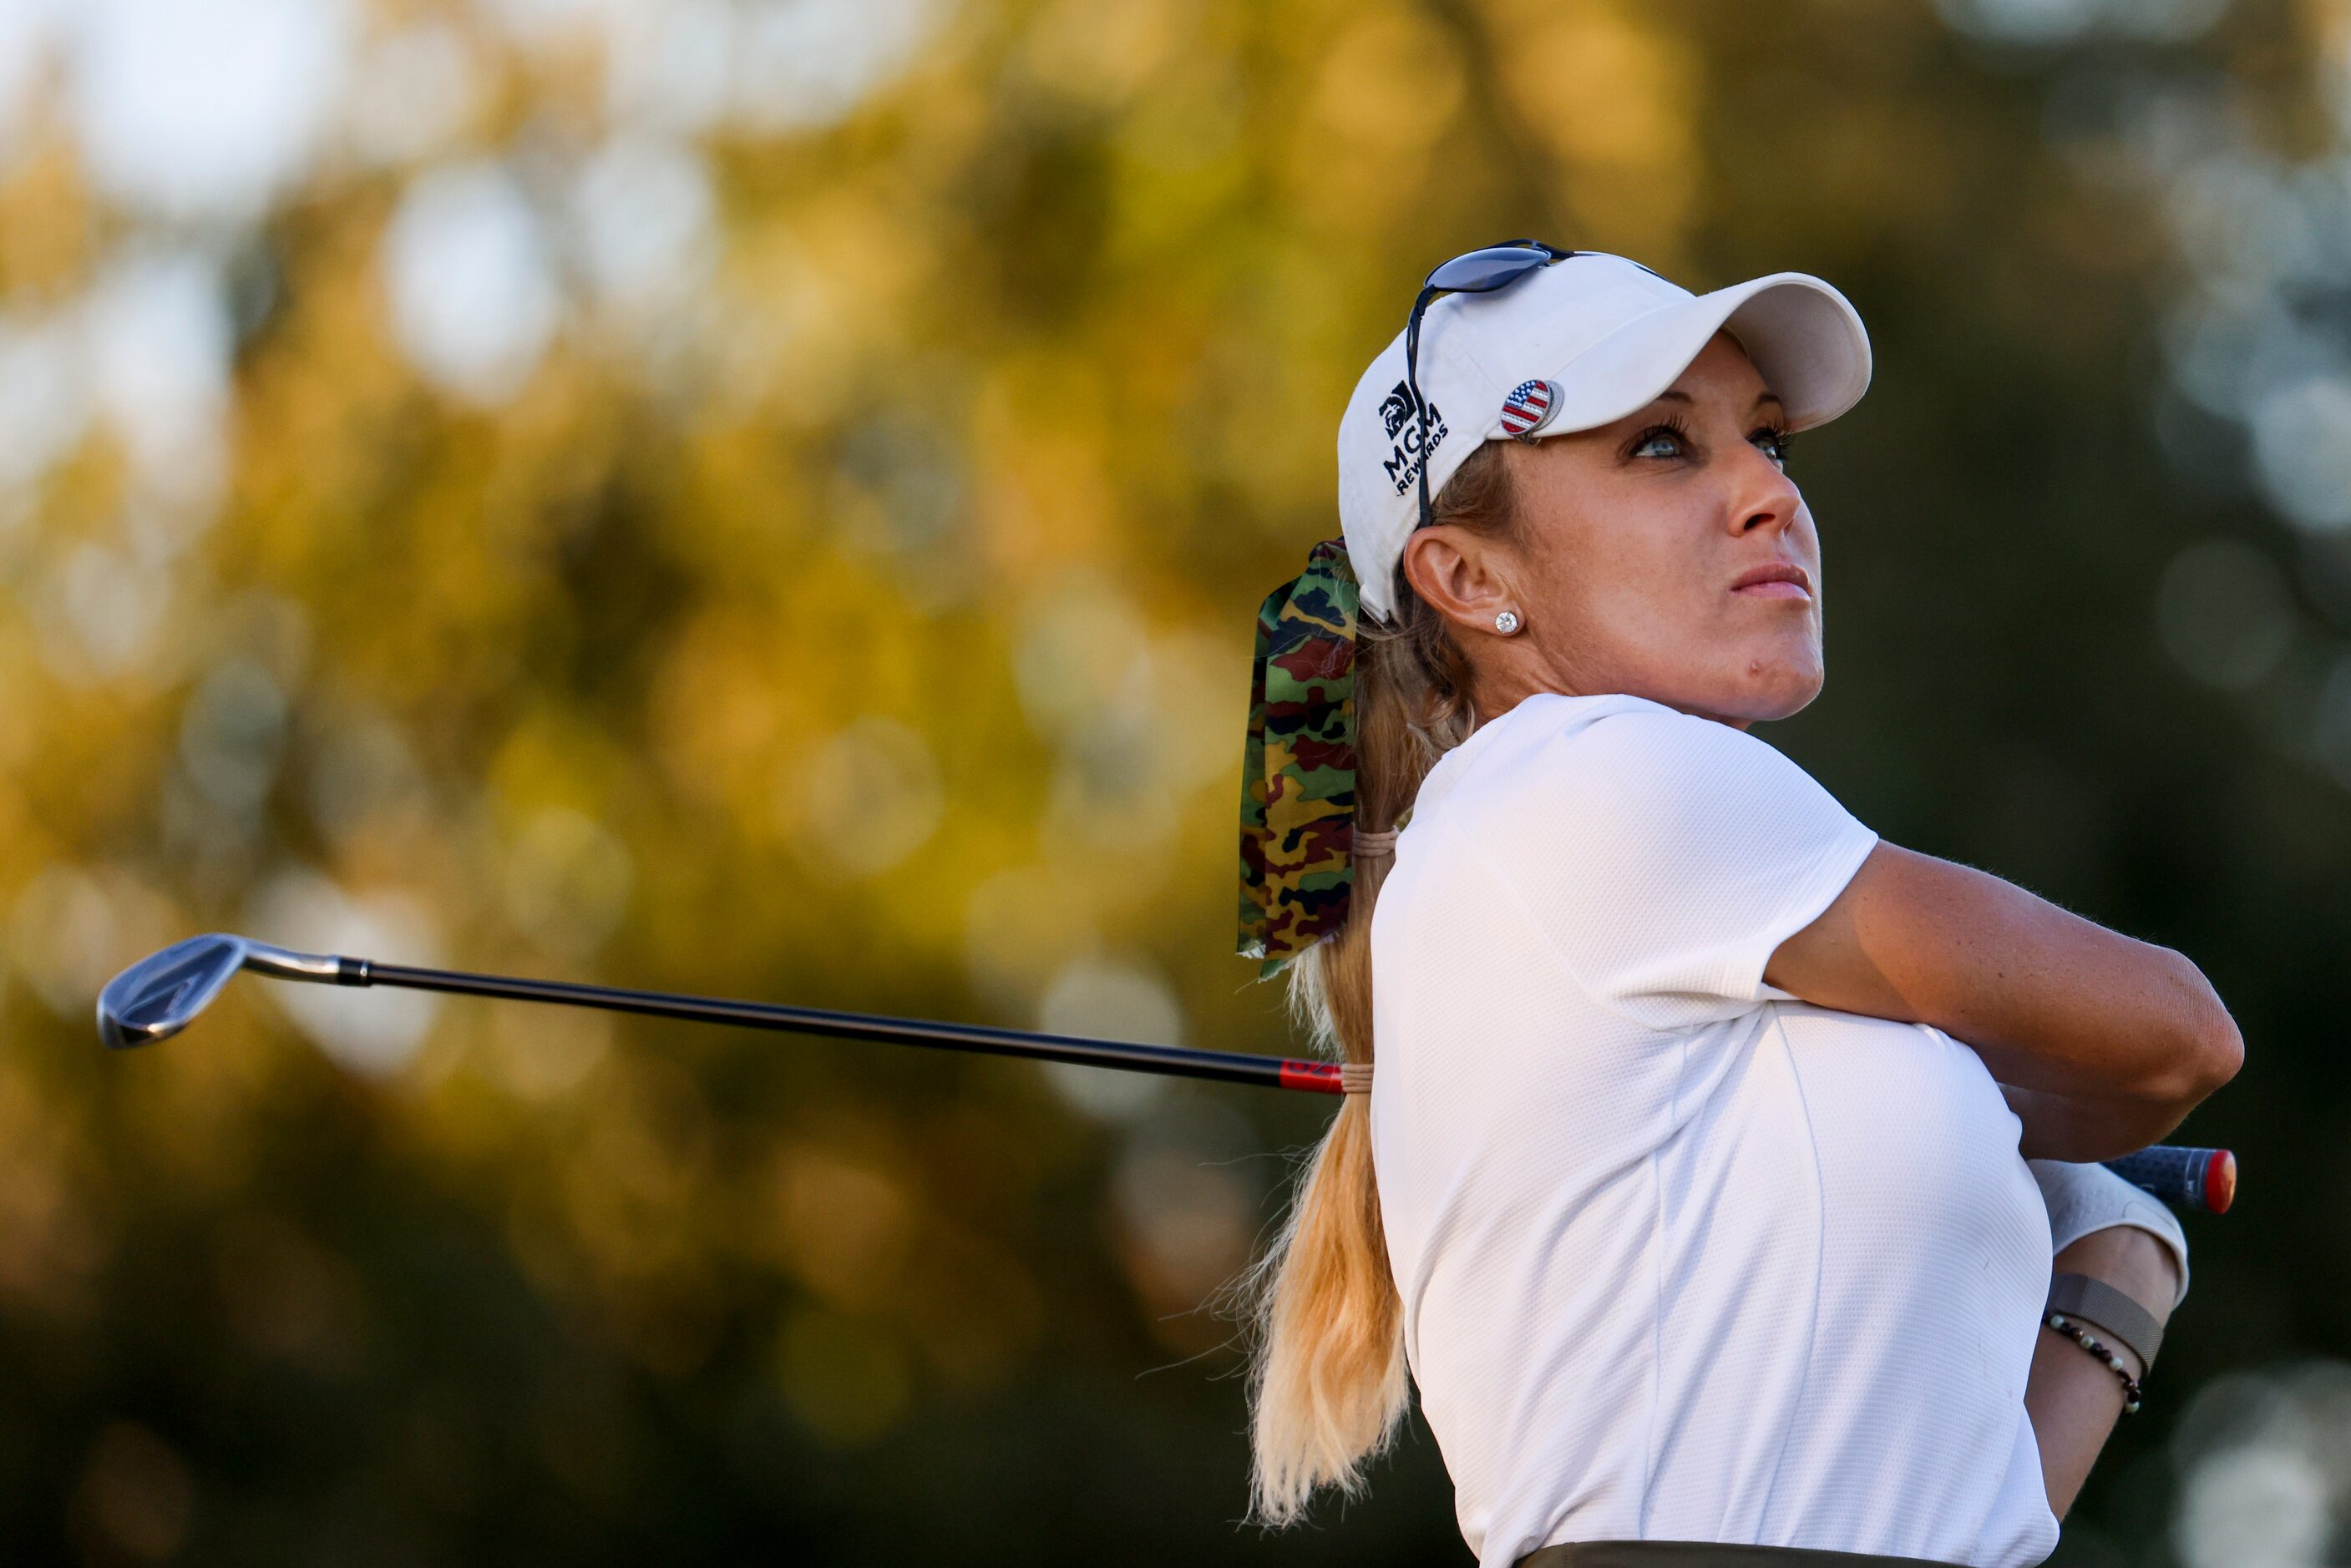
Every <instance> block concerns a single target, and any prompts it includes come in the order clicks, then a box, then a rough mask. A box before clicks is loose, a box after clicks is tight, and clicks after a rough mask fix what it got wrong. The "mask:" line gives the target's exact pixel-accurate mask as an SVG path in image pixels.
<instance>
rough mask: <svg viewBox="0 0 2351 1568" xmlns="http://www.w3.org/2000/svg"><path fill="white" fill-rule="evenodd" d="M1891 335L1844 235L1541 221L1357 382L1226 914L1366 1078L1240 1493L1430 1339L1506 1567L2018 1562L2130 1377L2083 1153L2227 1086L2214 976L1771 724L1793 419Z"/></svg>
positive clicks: (2156, 1326) (1853, 392)
mask: <svg viewBox="0 0 2351 1568" xmlns="http://www.w3.org/2000/svg"><path fill="white" fill-rule="evenodd" d="M1869 372H1870V355H1869V342H1868V338H1867V337H1866V335H1865V332H1864V331H1863V328H1862V325H1861V322H1860V319H1859V317H1857V316H1856V315H1855V312H1854V309H1853V307H1852V306H1851V305H1849V304H1848V303H1847V302H1846V300H1845V299H1844V296H1842V295H1841V294H1839V293H1838V292H1837V291H1836V290H1835V289H1834V288H1832V287H1830V286H1828V285H1827V284H1825V283H1823V282H1821V281H1820V280H1818V279H1816V278H1813V277H1809V276H1805V275H1802V274H1797V273H1774V274H1772V275H1769V276H1766V277H1761V278H1757V279H1755V280H1753V281H1751V282H1748V283H1743V284H1740V285H1738V286H1735V287H1730V288H1724V289H1719V290H1717V291H1715V292H1714V293H1711V294H1706V295H1699V296H1692V295H1691V294H1689V293H1688V292H1687V291H1685V290H1683V289H1681V288H1679V287H1677V286H1675V285H1673V284H1671V283H1669V282H1667V281H1666V280H1665V279H1664V278H1662V277H1660V276H1658V275H1656V274H1655V273H1653V272H1651V271H1650V270H1648V269H1647V268H1646V267H1644V266H1641V265H1638V264H1636V263H1634V262H1630V261H1626V260H1625V259H1623V258H1621V257H1617V256H1613V255H1607V254H1594V253H1589V252H1559V251H1553V250H1551V249H1550V248H1548V247H1546V246H1541V245H1539V244H1531V243H1521V244H1512V245H1506V246H1498V247H1494V248H1492V249H1490V250H1487V251H1481V252H1477V253H1473V254H1470V255H1468V256H1464V257H1461V258H1458V260H1456V261H1454V262H1449V263H1447V265H1445V266H1443V267H1440V268H1438V269H1437V272H1436V273H1433V274H1431V275H1430V279H1429V286H1428V287H1427V288H1426V289H1424V290H1423V292H1422V294H1421V296H1420V299H1419V301H1418V302H1416V305H1415V306H1414V308H1413V313H1412V317H1411V319H1410V322H1409V324H1408V326H1407V327H1406V329H1405V332H1404V334H1403V335H1401V336H1400V337H1398V338H1397V339H1396V341H1395V342H1394V343H1392V344H1390V345H1389V346H1388V348H1386V350H1385V351H1384V352H1383V353H1382V354H1381V355H1380V357H1379V358H1377V359H1376V360H1374V362H1373V364H1372V367H1371V369H1369V370H1368V371H1366V372H1365V374H1364V378H1363V380H1362V382H1361V384H1360V385H1359V386H1358V387H1357V388H1356V389H1355V394H1354V398H1353V400H1352V401H1351V402H1350V403H1349V405H1348V408H1347V411H1346V414H1345V416H1344V418H1343V421H1342V423H1341V426H1340V435H1339V472H1340V479H1339V483H1340V516H1341V522H1342V524H1343V535H1344V541H1343V544H1341V543H1339V542H1336V541H1334V542H1332V543H1331V544H1326V545H1319V546H1317V547H1316V549H1315V551H1314V553H1313V555H1312V556H1311V558H1310V559H1309V562H1308V565H1307V568H1306V570H1305V571H1304V572H1303V573H1301V576H1299V577H1298V579H1297V580H1296V581H1294V582H1292V583H1290V584H1288V585H1286V586H1285V587H1283V588H1281V589H1280V590H1278V591H1277V592H1276V593H1275V594H1274V596H1273V597H1271V598H1270V600H1269V601H1268V602H1267V605H1266V607H1265V611H1264V614H1263V616H1262V617H1261V619H1260V625H1259V692H1258V702H1257V706H1256V709H1255V711H1254V713H1253V715H1252V725H1251V732H1250V746H1249V756H1250V763H1249V782H1248V786H1247V789H1246V792H1245V800H1244V817H1245V821H1244V833H1243V872H1244V898H1243V900H1242V903H1243V912H1244V926H1245V929H1244V933H1243V937H1244V941H1243V947H1244V950H1245V951H1249V952H1251V953H1254V954H1258V955H1260V956H1262V957H1263V958H1264V959H1265V960H1266V962H1267V965H1268V967H1269V969H1271V968H1275V967H1279V966H1280V965H1282V964H1284V963H1288V964H1290V977H1291V994H1292V996H1293V999H1294V1000H1296V1001H1297V1002H1299V1004H1300V1005H1301V1009H1302V1010H1303V1011H1304V1012H1305V1013H1306V1014H1307V1015H1308V1017H1309V1018H1310V1020H1311V1022H1312V1023H1314V1024H1315V1025H1316V1026H1318V1027H1319V1028H1320V1029H1321V1030H1322V1032H1323V1033H1325V1035H1326V1037H1327V1038H1329V1039H1331V1040H1333V1041H1335V1043H1336V1045H1337V1047H1338V1048H1339V1050H1340V1052H1341V1054H1343V1059H1344V1061H1345V1062H1346V1063H1347V1064H1348V1067H1347V1069H1346V1072H1347V1076H1348V1081H1349V1085H1350V1087H1351V1088H1353V1089H1359V1090H1367V1091H1368V1092H1367V1093H1357V1094H1352V1095H1350V1096H1349V1097H1348V1099H1347V1100H1346V1101H1345V1102H1344V1104H1343V1109H1342V1110H1341V1112H1340V1115H1339V1116H1338V1118H1337V1120H1336V1122H1335V1123H1334V1124H1333V1126H1332V1129H1331V1131H1330V1134H1329V1136H1328V1137H1326V1138H1325V1139H1324V1141H1323V1143H1322V1147H1321V1148H1320V1150H1319V1151H1318V1152H1317V1155H1316V1157H1315V1158H1314V1161H1313V1163H1312V1165H1311V1168H1310V1169H1309V1171H1308V1173H1307V1175H1306V1177H1305V1179H1304V1181H1303V1184H1302V1186H1301V1189H1300V1192H1299V1195H1298V1198H1297V1202H1296V1209H1295V1212H1294V1214H1293V1216H1292V1218H1291V1220H1290V1226H1289V1228H1288V1230H1287V1231H1286V1232H1285V1234H1284V1236H1283V1238H1282V1240H1281V1241H1280V1244H1279V1246H1278V1247H1277V1249H1276V1250H1275V1251H1274V1252H1273V1253H1272V1255H1271V1256H1270V1257H1269V1258H1268V1260H1267V1261H1266V1263H1265V1264H1264V1267H1263V1270H1262V1272H1261V1274H1260V1276H1259V1278H1260V1281H1261V1283H1262V1287H1263V1295H1262V1302H1263V1325H1262V1326H1263V1328H1264V1334H1263V1337H1262V1343H1261V1348H1260V1352H1259V1362H1258V1366H1257V1367H1256V1375H1257V1376H1256V1384H1255V1408H1254V1417H1253V1428H1254V1440H1255V1467H1256V1469H1255V1496H1256V1502H1257V1507H1258V1512H1259V1515H1260V1517H1263V1518H1265V1519H1268V1520H1270V1521H1288V1520H1290V1519H1293V1518H1295V1517H1296V1516H1297V1515H1298V1514H1299V1512H1300V1511H1301V1509H1302V1508H1303V1507H1304V1505H1305V1504H1306V1503H1307V1502H1308V1501H1309V1499H1310V1498H1311V1495H1312V1494H1313V1493H1314V1492H1315V1491H1316V1490H1317V1489H1318V1488H1321V1487H1323V1486H1326V1485H1329V1486H1336V1487H1339V1488H1341V1489H1352V1488H1353V1487H1355V1486H1357V1485H1359V1484H1360V1482H1361V1480H1362V1478H1363V1473H1364V1462H1365V1460H1366V1459H1368V1458H1369V1457H1370V1456H1372V1455H1373V1454H1374V1453H1375V1452H1377V1451H1378V1450H1379V1449H1381V1447H1382V1446H1383V1445H1384V1443H1385V1441H1386V1440H1387V1439H1388V1438H1389V1437H1390V1436H1391V1435H1392V1434H1393V1432H1394V1430H1395V1427H1396V1424H1397V1421H1398V1418H1399V1417H1400V1416H1401V1414H1402V1412H1403V1410H1404V1408H1405V1397H1406V1393H1405V1390H1406V1374H1407V1372H1409V1374H1410V1379H1411V1381H1412V1383H1414V1384H1415V1385H1416V1386H1418V1389H1419V1392H1420V1400H1421V1407H1422V1410H1423V1412H1424V1413H1425V1415H1426V1418H1427V1421H1428V1425H1429V1428H1430V1429H1431V1431H1432V1432H1433V1433H1434V1434H1435V1436H1436V1438H1437V1445H1438V1447H1439V1448H1440V1449H1441V1450H1442V1451H1443V1454H1444V1458H1445V1463H1446V1466H1447V1469H1448V1470H1449V1471H1450V1472H1451V1475H1452V1478H1453V1482H1454V1487H1455V1495H1456V1499H1457V1511H1458V1516H1459V1519H1460V1523H1461V1530H1462V1533H1463V1534H1464V1536H1465V1537H1467V1539H1468V1543H1469V1546H1470V1548H1471V1549H1472V1550H1473V1551H1475V1552H1477V1553H1478V1557H1479V1563H1481V1564H1483V1565H1484V1568H1510V1565H1512V1564H1520V1563H1533V1564H1539V1565H1541V1568H1570V1565H1573V1568H1614V1565H1615V1564H1619V1563H1625V1564H1643V1565H1652V1568H1670V1565H1676V1564H1695V1565H1701V1568H1705V1565H1714V1564H1730V1563H1737V1564H1741V1565H1745V1564H1750V1563H1751V1564H1759V1565H1760V1564H1763V1563H1790V1564H1805V1563H1816V1564H1830V1563H1836V1564H1844V1565H1845V1568H1854V1565H1855V1564H1856V1563H1974V1564H1981V1565H1985V1568H2022V1565H2024V1564H2028V1563H2039V1562H2040V1561H2042V1559H2043V1558H2044V1557H2045V1556H2046V1555H2047V1554H2048V1553H2049V1552H2050V1551H2051V1550H2052V1549H2053V1546H2054V1544H2055V1542H2056V1540H2057V1516H2058V1515H2059V1514H2061V1513H2062V1512H2063V1511H2064V1509H2065V1508H2066V1506H2067V1505H2068V1504H2069V1503H2070V1502H2071V1501H2072V1500H2073V1497H2074V1493H2075V1491H2076V1490H2078V1489H2079V1487H2080V1485H2081V1483H2082V1480H2083V1479H2084V1477H2085V1475H2086V1474H2087V1472H2088V1470H2089V1468H2090V1465H2091V1462H2092V1460H2093V1459H2095V1456H2096V1453H2097V1450H2098V1449H2099V1447H2100V1446H2101V1445H2102V1444H2103V1443H2104V1441H2105V1437H2106V1434H2107V1431H2108V1429H2109V1428H2111V1426H2112V1425H2113V1422H2114V1419H2115V1417H2116V1413H2117V1412H2118V1411H2121V1410H2123V1409H2124V1408H2126V1406H2127V1407H2132V1408H2136V1407H2137V1397H2138V1379H2139V1377H2140V1376H2142V1375H2143V1374H2144V1372H2145V1371H2146V1368H2147V1363H2148V1361H2149V1360H2150V1359H2151V1358H2152V1357H2153V1355H2154V1354H2155V1351H2156V1346H2157V1342H2158V1338H2159V1336H2160V1332H2161V1328H2162V1324H2163V1323H2164V1321H2165V1319H2166V1318H2167V1317H2168V1315H2169V1314H2170V1312H2171V1310H2172V1308H2173V1307H2174V1306H2175V1305H2177V1304H2178V1302H2179V1299H2180V1297H2181V1296H2182V1295H2183V1294H2184V1293H2185V1292H2186V1289H2187V1277H2188V1271H2187V1258H2186V1251H2185V1246H2184V1243H2183V1242H2182V1241H2181V1240H2180V1237H2179V1229H2178V1226H2177V1225H2176V1223H2175V1222H2174V1221H2173V1220H2172V1219H2171V1217H2170V1215H2169V1214H2168V1212H2167V1211H2166V1210H2164V1209H2163V1208H2162V1207H2161V1205H2159V1204H2158V1203H2156V1202H2155V1201H2153V1200H2152V1199H2148V1198H2147V1196H2146V1195H2145V1194H2143V1193H2141V1192H2139V1191H2138V1190H2137V1189H2136V1188H2133V1187H2130V1186H2129V1185H2128V1184H2127V1183H2125V1182H2123V1181H2122V1180H2121V1179H2118V1178H2116V1177H2115V1176H2113V1175H2112V1174H2111V1173H2109V1172H2107V1171H2105V1169H2103V1168H2101V1167H2099V1166H2097V1165H2095V1164H2086V1163H2074V1162H2087V1161H2095V1160H2099V1159H2105V1158H2114V1157H2116V1156H2118V1155H2121V1154H2123V1153H2126V1152H2127V1151H2130V1150H2133V1149H2137V1148H2138V1147H2142V1146H2144V1145H2147V1144H2148V1143H2152V1142H2155V1141H2156V1140H2158V1138H2160V1137H2162V1136H2163V1135H2164V1134H2165V1133H2167V1132H2168V1131H2169V1130H2170V1129H2171V1128H2172V1127H2175V1126H2177V1125H2178V1124H2179V1120H2180V1118H2181V1117H2182V1116H2185V1115H2186V1114H2187V1113H2188V1111H2189V1109H2190V1108H2191V1107H2193V1106H2195V1105H2196V1104H2197V1102H2198V1101H2199V1100H2201V1099H2202V1098H2203V1097H2204V1096H2206V1095H2208V1094H2210V1093H2211V1092H2212V1090H2213V1089H2215V1088H2216V1087H2218V1086H2219V1085H2221V1084H2223V1083H2225V1082H2227V1081H2228V1079H2229V1078H2230V1076H2231V1075H2232V1074H2234V1073H2235V1071H2236V1070H2237V1066H2238V1063H2239V1061H2240V1059H2241V1054H2242V1045H2241V1042H2240V1040H2239V1037H2238V1033H2237V1031H2236V1028H2235V1026H2234V1025H2233V1024H2232V1023H2231V1021H2230V1018H2229V1015H2228V1013H2227V1012H2226V1011H2225V1010H2224V1009H2223V1008H2222V1006H2221V1004H2220V1002H2219V1000H2218V999H2217V998H2216V997H2215V996H2214V994H2213V992H2212V990H2211V988H2210V986H2209V985H2207V984H2206V983H2205V981H2204V978H2203V976H2202V975H2201V974H2199V972H2198V971H2197V970H2196V968H2195V967H2194V966H2193V965H2192V964H2190V963H2189V961H2187V960H2185V959H2183V958H2182V957H2180V956H2179V954H2178V953H2175V952H2171V951H2168V950H2164V949H2161V948H2156V947H2150V946H2147V945H2146V944H2144V943H2141V942H2137V941H2134V940H2130V939H2129V938H2126V937H2122V936H2117V935H2116V934H2115V933H2114V932H2111V931H2108V930H2105V929H2102V928H2100V927H2098V926H2095V925H2093V924H2091V923H2090V922H2089V921H2087V920H2084V919H2077V918H2076V917H2074V916H2073V915H2070V914H2068V913H2066V912H2065V911H2064V910H2063V909H2057V908H2055V907H2053V906H2052V905H2050V904H2047V903H2044V902H2043V901H2042V900H2041V899H2039V898H2034V897H2033V896H2032V894H2030V893H2026V892H2024V891H2022V889H2020V888H2015V887H2012V886H2011V885H2010V884H2008V883H2006V882H2002V881H2001V880H1999V879H1998V878H1996V877H1990V876H1987V875H1985V874H1984V873H1982V872H1980V871H1974V870H1970V869H1968V868H1966V867H1960V866H1955V865H1951V864H1949V863H1948V862H1945V861H1940V860H1936V859H1932V858H1930V857H1927V856H1923V855H1918V854H1914V853H1912V852H1910V851H1908V850H1905V849H1900V848H1897V847H1896V846H1893V845H1891V844H1887V843H1886V842H1884V841H1882V840H1881V839H1879V838H1878V837H1877V836H1876V834H1874V833H1872V832H1871V831H1870V830H1869V829H1868V828H1867V827H1865V826H1863V825H1862V824H1861V823H1859V822H1857V821H1855V819H1854V817H1853V816H1852V815H1850V814H1848V813H1847V812H1846V811H1845V810H1844V808H1843V807H1842V806H1840V805H1838V804H1837V803H1836V801H1835V800H1834V799H1833V798H1831V797H1830V795H1829V794H1827V792H1825V791H1824V790H1823V789H1822V788H1821V786H1820V785H1819V784H1816V783H1814V782H1813V780H1812V779H1811V778H1810V777H1808V776H1807V775H1806V774H1804V773H1803V772H1802V770H1801V769H1799V768H1797V767H1796V766H1795V765H1794V764H1793V763H1790V762H1789V761H1788V760H1787V759H1786V758H1785V757H1783V756H1782V755H1781V754H1780V753H1778V752H1776V751H1774V750H1773V749H1772V748H1771V746H1770V745H1769V744H1767V743H1766V742H1763V741H1761V740H1759V739H1757V738H1756V737H1755V736H1754V735H1752V734H1750V733H1749V731H1748V727H1749V726H1750V724H1752V723H1754V722H1757V721H1758V720H1767V719H1779V718H1783V717H1785V716H1786V715H1788V714H1791V713H1793V712H1795V711H1797V710H1799V709H1801V708H1802V707H1803V706H1804V705H1805V704H1806V703H1808V702H1810V701H1812V700H1813V697H1814V696H1815V695H1817V694H1818V693H1819V691H1820V690H1821V683H1822V678H1823V664H1822V652H1821V622H1822V606H1823V576H1822V562H1821V544H1820V538H1819V535H1818V534H1817V532H1816V531H1815V528H1814V525H1813V517H1812V514H1810V513H1809V512H1808V511H1807V510H1806V508H1805V505H1804V499H1803V496H1802V493H1801V492H1800V491H1799V490H1798V489H1797V487H1796V484H1795V482H1794V480H1793V479H1792V477H1791V476H1790V474H1789V472H1787V465H1786V458H1787V448H1788V438H1789V435H1790V433H1791V432H1792V431H1801V430H1803V429H1806V428H1808V427H1810V426H1813V425H1818V424H1821V423H1823V422H1825V421H1829V420H1831V419H1834V418H1835V417H1836V416H1837V415H1838V414H1840V413H1842V412H1844V410H1846V409H1848V408H1850V407H1852V406H1853V404H1854V403H1855V400H1857V399H1859V398H1860V396H1861V394H1862V391H1863V389H1865V387H1866V386H1867V385H1868V381H1869ZM1950 545H1951V555H1952V558H1951V561H1950V572H1949V582H1950V585H1951V587H1952V590H1953V591H1954V592H1964V591H1965V589H1966V585H1967V582H1968V580H1969V577H1970V575H1971V574H1974V573H1977V572H1980V571H1984V570H1989V569H1991V568H1990V567H1989V566H1987V565H1986V564H1985V563H1984V562H1982V561H1980V560H1975V559H1971V558H1970V555H1969V545H1968V543H1967V541H1965V540H1959V539H1954V540H1952V541H1951V542H1950ZM1375 1059H1376V1064H1377V1065H1376V1071H1375V1072H1374V1067H1373V1064H1374V1060H1375ZM2028 1161H2029V1162H2030V1163H2028ZM1855 1553H1858V1554H1862V1555H1860V1556H1858V1557H1856V1556H1855V1555H1851V1554H1855Z"/></svg>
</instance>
